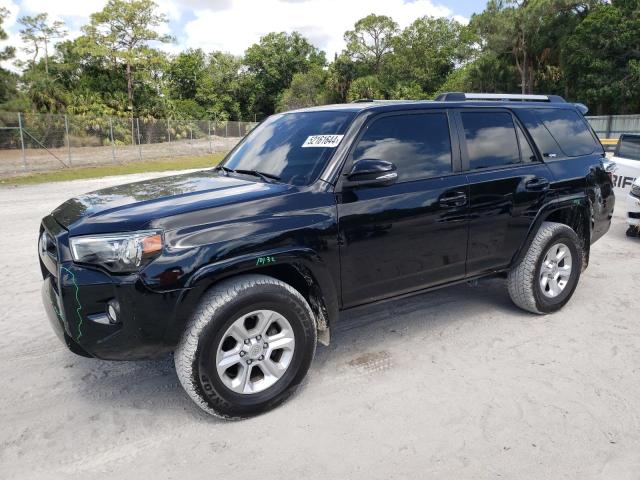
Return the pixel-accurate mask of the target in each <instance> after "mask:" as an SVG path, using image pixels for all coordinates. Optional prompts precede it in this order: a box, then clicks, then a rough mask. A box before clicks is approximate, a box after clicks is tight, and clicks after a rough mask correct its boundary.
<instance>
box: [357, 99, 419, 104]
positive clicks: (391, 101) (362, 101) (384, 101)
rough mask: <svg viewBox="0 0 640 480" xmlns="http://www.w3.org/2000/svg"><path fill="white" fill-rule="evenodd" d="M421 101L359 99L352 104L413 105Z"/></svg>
mask: <svg viewBox="0 0 640 480" xmlns="http://www.w3.org/2000/svg"><path fill="white" fill-rule="evenodd" d="M417 101H419V100H386V99H382V98H358V99H357V100H352V101H351V103H401V102H405V103H411V102H417Z"/></svg>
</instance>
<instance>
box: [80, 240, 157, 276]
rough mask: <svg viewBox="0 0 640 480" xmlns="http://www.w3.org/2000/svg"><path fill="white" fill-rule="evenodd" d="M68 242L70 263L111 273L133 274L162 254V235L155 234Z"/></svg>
mask: <svg viewBox="0 0 640 480" xmlns="http://www.w3.org/2000/svg"><path fill="white" fill-rule="evenodd" d="M69 242H70V245H71V255H72V256H73V260H74V261H76V262H78V263H90V264H93V265H101V266H103V267H104V268H106V269H107V270H109V271H111V272H115V273H121V272H133V271H135V270H137V269H138V268H140V266H141V265H142V264H144V263H145V262H147V261H149V260H150V259H152V258H153V257H155V256H157V255H158V254H159V253H160V252H161V251H162V234H161V233H160V232H156V231H144V232H132V233H115V234H109V235H87V236H82V237H72V238H70V239H69Z"/></svg>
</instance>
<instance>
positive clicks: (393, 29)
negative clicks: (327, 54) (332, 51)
mask: <svg viewBox="0 0 640 480" xmlns="http://www.w3.org/2000/svg"><path fill="white" fill-rule="evenodd" d="M397 33H398V24H397V23H396V22H394V21H393V19H392V18H390V17H387V16H384V15H374V14H371V15H368V16H366V17H364V18H362V19H360V20H358V21H357V22H356V24H355V25H354V29H353V30H349V31H347V32H345V34H344V40H345V42H346V43H347V53H348V54H349V55H350V56H351V58H353V59H354V60H355V61H359V62H363V63H364V64H366V65H368V66H370V67H371V69H372V72H373V73H375V74H377V73H379V72H380V68H381V67H382V63H383V60H384V57H385V56H386V55H388V54H389V53H390V52H391V51H392V49H393V38H394V36H395V35H396V34H397Z"/></svg>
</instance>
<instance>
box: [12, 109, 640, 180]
mask: <svg viewBox="0 0 640 480" xmlns="http://www.w3.org/2000/svg"><path fill="white" fill-rule="evenodd" d="M587 119H588V120H589V122H590V123H591V125H592V126H593V128H594V130H595V131H596V133H597V134H598V136H599V137H600V139H601V140H603V141H605V140H607V139H608V140H609V143H612V145H613V144H615V139H617V138H618V137H619V136H620V134H622V133H640V115H610V116H601V117H598V116H590V117H587ZM255 125H256V123H254V122H231V121H220V122H219V121H214V120H189V119H187V120H173V119H157V118H119V117H100V116H73V115H51V114H41V113H17V112H1V111H0V176H11V175H16V174H21V173H25V172H37V171H48V170H55V169H60V168H69V167H76V166H90V165H102V164H109V163H123V162H135V161H141V160H154V159H162V158H178V157H184V156H200V155H208V154H211V153H216V152H227V151H229V150H231V149H232V148H233V147H234V146H235V144H236V143H237V142H238V141H239V140H240V139H241V138H242V137H244V136H245V135H246V134H247V133H248V132H249V131H250V130H251V129H252V128H253V127H255Z"/></svg>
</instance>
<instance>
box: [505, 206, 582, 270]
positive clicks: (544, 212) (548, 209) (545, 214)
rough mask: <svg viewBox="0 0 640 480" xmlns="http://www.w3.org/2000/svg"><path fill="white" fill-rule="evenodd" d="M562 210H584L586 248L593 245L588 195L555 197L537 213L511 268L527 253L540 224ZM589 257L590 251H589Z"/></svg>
mask: <svg viewBox="0 0 640 480" xmlns="http://www.w3.org/2000/svg"><path fill="white" fill-rule="evenodd" d="M560 210H574V211H575V210H582V212H583V215H582V219H583V220H582V221H583V223H584V224H583V225H582V228H583V229H584V232H585V234H586V235H587V236H586V238H584V240H585V249H588V248H589V246H590V245H591V230H592V220H591V218H592V215H593V214H592V206H591V202H590V201H589V198H588V197H587V196H586V195H572V196H571V197H564V198H561V199H554V200H552V201H550V202H548V203H546V204H545V205H544V206H543V207H542V208H541V209H540V210H539V211H538V213H537V214H536V217H535V218H534V220H533V222H532V223H531V226H530V227H529V231H528V232H527V236H526V238H525V240H524V242H523V243H522V245H521V246H520V248H519V249H518V251H517V252H516V254H515V255H514V256H513V258H512V259H511V263H510V264H509V268H511V267H513V266H514V265H517V264H518V262H520V260H522V258H523V257H524V256H525V255H526V253H527V250H528V249H529V246H530V245H531V242H533V239H534V238H535V236H536V234H537V233H538V230H539V229H540V226H541V225H542V223H543V222H544V221H546V220H547V219H548V218H549V217H550V216H551V215H552V214H554V213H555V212H558V211H560ZM578 233H579V232H578ZM587 257H588V252H587Z"/></svg>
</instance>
